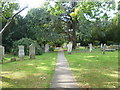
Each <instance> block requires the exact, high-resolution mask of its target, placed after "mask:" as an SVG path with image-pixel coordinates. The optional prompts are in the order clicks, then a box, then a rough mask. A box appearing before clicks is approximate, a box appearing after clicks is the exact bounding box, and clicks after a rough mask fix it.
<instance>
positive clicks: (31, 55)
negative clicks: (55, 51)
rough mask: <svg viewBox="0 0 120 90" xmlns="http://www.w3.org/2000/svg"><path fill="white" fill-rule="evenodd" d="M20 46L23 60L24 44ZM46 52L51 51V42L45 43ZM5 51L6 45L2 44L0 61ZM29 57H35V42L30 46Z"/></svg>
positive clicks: (19, 54)
mask: <svg viewBox="0 0 120 90" xmlns="http://www.w3.org/2000/svg"><path fill="white" fill-rule="evenodd" d="M18 48H19V51H18V56H19V58H20V60H23V59H24V56H25V52H24V46H23V45H20V46H18ZM45 52H49V44H46V45H45ZM4 53H5V49H4V47H3V46H0V61H1V60H2V59H3V57H4ZM29 57H30V59H35V46H34V44H31V45H30V46H29Z"/></svg>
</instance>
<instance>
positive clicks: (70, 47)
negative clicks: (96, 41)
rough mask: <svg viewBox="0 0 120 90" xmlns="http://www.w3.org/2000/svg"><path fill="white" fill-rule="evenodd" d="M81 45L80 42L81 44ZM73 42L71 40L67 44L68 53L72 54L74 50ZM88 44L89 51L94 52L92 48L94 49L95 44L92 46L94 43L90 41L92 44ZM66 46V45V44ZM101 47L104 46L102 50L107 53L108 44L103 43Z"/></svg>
mask: <svg viewBox="0 0 120 90" xmlns="http://www.w3.org/2000/svg"><path fill="white" fill-rule="evenodd" d="M79 45H80V44H79ZM72 46H73V45H72V42H69V43H68V44H67V48H68V54H71V51H72ZM88 46H89V51H90V52H92V50H93V46H92V44H91V43H90V44H88ZM64 47H65V46H64ZM101 48H102V51H103V54H105V49H106V44H104V45H103V44H102V43H101Z"/></svg>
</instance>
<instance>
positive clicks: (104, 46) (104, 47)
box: [103, 44, 106, 54]
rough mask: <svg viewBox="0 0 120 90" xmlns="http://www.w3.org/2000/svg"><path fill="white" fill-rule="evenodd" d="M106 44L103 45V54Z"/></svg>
mask: <svg viewBox="0 0 120 90" xmlns="http://www.w3.org/2000/svg"><path fill="white" fill-rule="evenodd" d="M105 49H106V44H104V45H103V54H105Z"/></svg>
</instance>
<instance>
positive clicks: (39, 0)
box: [17, 0, 46, 16]
mask: <svg viewBox="0 0 120 90" xmlns="http://www.w3.org/2000/svg"><path fill="white" fill-rule="evenodd" d="M45 1H46V0H17V2H18V3H19V4H20V8H23V7H25V6H27V5H28V8H27V9H25V10H24V11H22V12H21V13H20V14H21V15H22V16H25V15H26V14H27V12H28V10H29V9H31V8H37V7H40V6H42V5H43V4H44V2H45Z"/></svg>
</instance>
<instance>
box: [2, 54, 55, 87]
mask: <svg viewBox="0 0 120 90" xmlns="http://www.w3.org/2000/svg"><path fill="white" fill-rule="evenodd" d="M7 56H8V55H7ZM7 58H9V57H7ZM56 58H57V53H45V54H43V55H40V56H36V59H34V60H31V59H29V57H28V56H26V57H25V60H23V61H16V62H9V63H4V64H3V65H2V72H1V74H0V75H1V77H2V87H3V88H49V87H50V81H51V79H52V77H53V73H54V69H55V65H56ZM9 59H10V58H9Z"/></svg>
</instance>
